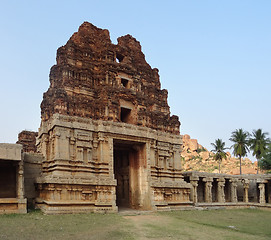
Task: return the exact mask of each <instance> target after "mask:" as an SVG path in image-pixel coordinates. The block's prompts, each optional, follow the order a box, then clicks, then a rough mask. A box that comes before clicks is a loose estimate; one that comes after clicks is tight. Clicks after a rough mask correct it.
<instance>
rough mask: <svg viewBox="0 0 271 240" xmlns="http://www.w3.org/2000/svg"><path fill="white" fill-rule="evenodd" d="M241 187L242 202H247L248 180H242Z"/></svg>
mask: <svg viewBox="0 0 271 240" xmlns="http://www.w3.org/2000/svg"><path fill="white" fill-rule="evenodd" d="M242 183H243V187H244V197H243V202H246V203H247V202H248V189H249V180H248V179H243V180H242Z"/></svg>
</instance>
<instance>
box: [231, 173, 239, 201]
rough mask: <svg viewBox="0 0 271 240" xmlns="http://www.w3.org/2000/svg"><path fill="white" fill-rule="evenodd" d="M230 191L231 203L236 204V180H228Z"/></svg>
mask: <svg viewBox="0 0 271 240" xmlns="http://www.w3.org/2000/svg"><path fill="white" fill-rule="evenodd" d="M230 183H231V185H230V191H231V202H234V203H235V202H238V199H237V179H235V178H232V179H230Z"/></svg>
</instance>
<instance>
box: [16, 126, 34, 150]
mask: <svg viewBox="0 0 271 240" xmlns="http://www.w3.org/2000/svg"><path fill="white" fill-rule="evenodd" d="M37 136H38V133H37V132H33V131H26V130H24V131H21V132H20V133H19V134H18V141H17V142H16V143H17V144H21V145H23V151H24V152H30V153H34V152H36V151H37V147H36V137H37Z"/></svg>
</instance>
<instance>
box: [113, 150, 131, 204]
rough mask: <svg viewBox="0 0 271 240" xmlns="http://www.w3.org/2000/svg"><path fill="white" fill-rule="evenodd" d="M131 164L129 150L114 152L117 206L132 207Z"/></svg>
mask: <svg viewBox="0 0 271 240" xmlns="http://www.w3.org/2000/svg"><path fill="white" fill-rule="evenodd" d="M129 162H130V159H129V150H127V149H126V150H125V149H115V150H114V174H115V178H116V180H117V188H116V204H117V206H120V207H126V208H128V207H130V194H129V191H130V182H129V175H130V174H129V170H130V169H129V165H130V163H129Z"/></svg>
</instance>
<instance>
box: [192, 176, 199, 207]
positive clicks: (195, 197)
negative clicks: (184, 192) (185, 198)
mask: <svg viewBox="0 0 271 240" xmlns="http://www.w3.org/2000/svg"><path fill="white" fill-rule="evenodd" d="M198 181H199V177H192V176H191V177H190V183H191V185H192V188H191V200H192V201H193V203H197V202H198V190H197V189H198Z"/></svg>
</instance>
